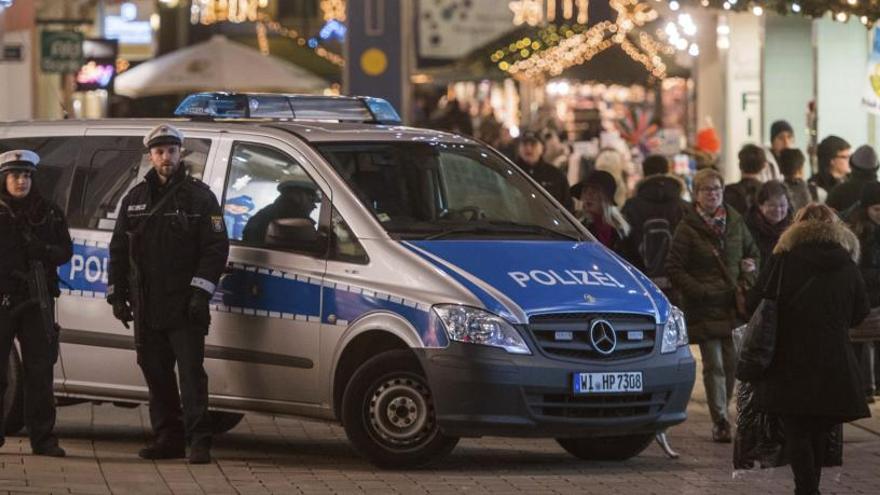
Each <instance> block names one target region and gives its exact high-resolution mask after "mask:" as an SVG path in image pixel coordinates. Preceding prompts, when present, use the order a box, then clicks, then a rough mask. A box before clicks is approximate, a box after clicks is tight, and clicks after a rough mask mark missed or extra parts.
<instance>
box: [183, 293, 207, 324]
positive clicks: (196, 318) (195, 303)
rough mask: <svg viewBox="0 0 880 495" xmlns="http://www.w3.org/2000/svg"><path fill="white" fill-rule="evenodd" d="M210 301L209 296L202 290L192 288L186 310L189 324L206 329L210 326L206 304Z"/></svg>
mask: <svg viewBox="0 0 880 495" xmlns="http://www.w3.org/2000/svg"><path fill="white" fill-rule="evenodd" d="M210 300H211V294H208V293H207V292H206V291H203V290H202V289H197V288H193V292H192V296H191V297H190V299H189V307H188V308H187V317H188V318H189V321H190V323H193V324H195V325H198V326H200V327H207V326H208V325H210V324H211V311H210V308H209V307H208V303H209V302H210Z"/></svg>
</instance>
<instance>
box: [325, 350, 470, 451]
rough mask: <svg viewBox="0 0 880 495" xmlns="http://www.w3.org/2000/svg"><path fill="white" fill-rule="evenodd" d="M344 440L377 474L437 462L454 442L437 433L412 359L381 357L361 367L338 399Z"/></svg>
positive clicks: (392, 354) (430, 401) (400, 354)
mask: <svg viewBox="0 0 880 495" xmlns="http://www.w3.org/2000/svg"><path fill="white" fill-rule="evenodd" d="M342 423H343V426H344V427H345V433H346V435H348V438H349V440H350V441H351V443H352V444H353V445H354V447H355V449H357V450H358V451H359V452H360V453H361V454H363V455H364V456H365V457H366V458H367V459H368V460H369V461H370V462H372V463H373V464H375V465H376V466H378V467H381V468H413V467H418V466H423V465H425V464H428V463H429V462H431V461H434V460H437V459H440V458H441V457H443V456H445V455H446V454H448V453H449V452H451V451H452V449H453V448H455V445H456V444H457V443H458V438H456V437H449V436H446V435H444V434H443V433H441V432H440V427H439V425H438V424H437V418H436V415H435V411H434V398H433V395H432V394H431V390H430V388H428V384H427V381H426V380H425V375H424V373H423V372H422V369H421V367H420V366H419V362H418V359H416V357H415V356H414V355H413V354H412V353H411V352H409V351H403V350H393V351H387V352H383V353H381V354H379V355H377V356H374V357H373V358H371V359H369V360H368V361H367V362H365V363H364V364H362V365H361V366H360V367H359V368H358V369H357V370H356V371H355V372H354V375H353V376H352V378H351V381H349V383H348V386H347V387H346V388H345V392H344V393H343V395H342Z"/></svg>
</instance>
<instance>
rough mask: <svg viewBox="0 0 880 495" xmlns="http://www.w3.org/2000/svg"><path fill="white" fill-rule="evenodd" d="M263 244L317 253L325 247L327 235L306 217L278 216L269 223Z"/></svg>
mask: <svg viewBox="0 0 880 495" xmlns="http://www.w3.org/2000/svg"><path fill="white" fill-rule="evenodd" d="M265 244H266V246H267V247H270V248H282V249H292V250H294V251H304V252H308V253H316V254H317V253H322V252H324V251H325V250H326V249H327V237H326V236H325V235H323V234H321V233H319V232H318V231H317V230H316V229H315V224H314V223H313V222H312V221H311V220H309V219H307V218H278V219H275V220H272V222H271V223H270V224H269V228H268V229H267V230H266V239H265Z"/></svg>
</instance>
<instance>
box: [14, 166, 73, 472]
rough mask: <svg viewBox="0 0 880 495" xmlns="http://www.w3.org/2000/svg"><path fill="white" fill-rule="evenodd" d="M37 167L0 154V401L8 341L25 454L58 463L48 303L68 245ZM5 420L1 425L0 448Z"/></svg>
mask: <svg viewBox="0 0 880 495" xmlns="http://www.w3.org/2000/svg"><path fill="white" fill-rule="evenodd" d="M39 162H40V157H39V156H38V155H37V154H36V153H34V152H33V151H29V150H14V151H9V152H6V153H3V154H2V155H0V398H2V397H4V396H5V393H6V386H7V369H8V364H9V354H10V351H11V350H12V345H13V340H14V339H18V343H19V347H20V348H21V364H22V374H21V377H22V379H23V381H24V383H23V386H24V423H25V426H27V430H28V436H29V437H30V441H31V448H32V449H33V452H34V454H37V455H46V456H52V457H64V449H62V448H61V447H59V446H58V438H57V437H56V436H55V434H54V433H53V432H52V430H53V429H54V427H55V396H54V392H53V390H52V387H53V381H54V380H53V376H52V371H53V367H54V365H55V361H57V359H58V328H57V326H56V325H55V315H54V305H55V303H54V300H55V298H56V297H58V295H59V290H58V275H57V272H56V268H57V267H58V266H60V265H63V264H65V263H67V261H68V260H69V259H70V257H71V255H72V254H73V243H72V242H71V240H70V233H69V232H68V230H67V220H66V219H65V218H64V214H63V213H62V212H61V209H60V208H58V207H57V206H55V205H54V204H52V203H51V202H49V201H47V200H46V199H45V198H43V196H42V195H40V193H39V191H37V189H36V188H35V187H34V185H33V180H34V179H33V174H34V173H35V172H36V171H37V164H38V163H39ZM4 409H5V408H3V407H2V406H0V411H2V410H4ZM6 419H7V418H3V420H4V421H0V445H3V443H4V441H5V439H4V436H3V433H4V431H5V420H6Z"/></svg>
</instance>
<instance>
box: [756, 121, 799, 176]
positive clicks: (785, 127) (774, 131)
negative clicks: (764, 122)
mask: <svg viewBox="0 0 880 495" xmlns="http://www.w3.org/2000/svg"><path fill="white" fill-rule="evenodd" d="M789 148H794V128H793V127H792V126H791V124H789V123H788V121H786V120H777V121H776V122H773V124H771V125H770V145H769V146H767V147H766V148H765V149H764V152H765V156H766V159H767V166H766V167H765V168H764V170H762V171H761V175H760V177H759V179H760V180H761V182H767V181H769V180H782V174H781V171H780V167H779V160H780V159H781V155H782V152H783V151H784V150H787V149H789Z"/></svg>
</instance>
